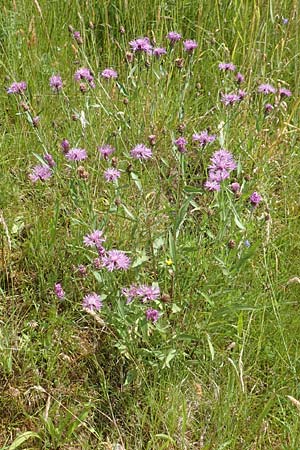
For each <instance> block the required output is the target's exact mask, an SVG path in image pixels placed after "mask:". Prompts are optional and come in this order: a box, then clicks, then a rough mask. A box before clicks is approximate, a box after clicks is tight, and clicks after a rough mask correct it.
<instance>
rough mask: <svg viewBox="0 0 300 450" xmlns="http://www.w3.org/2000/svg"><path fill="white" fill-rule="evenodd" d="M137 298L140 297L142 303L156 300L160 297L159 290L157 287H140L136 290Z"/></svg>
mask: <svg viewBox="0 0 300 450" xmlns="http://www.w3.org/2000/svg"><path fill="white" fill-rule="evenodd" d="M136 295H137V297H140V299H141V302H142V303H146V302H150V301H153V300H157V299H158V298H159V297H160V289H159V287H158V286H147V285H146V284H142V285H140V286H139V287H138V288H137V290H136Z"/></svg>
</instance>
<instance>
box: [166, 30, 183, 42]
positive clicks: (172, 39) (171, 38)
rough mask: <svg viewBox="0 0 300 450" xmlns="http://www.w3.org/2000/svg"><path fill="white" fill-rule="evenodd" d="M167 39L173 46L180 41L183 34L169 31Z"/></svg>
mask: <svg viewBox="0 0 300 450" xmlns="http://www.w3.org/2000/svg"><path fill="white" fill-rule="evenodd" d="M166 38H167V39H169V41H170V42H171V44H175V42H177V41H180V39H181V34H179V33H177V31H169V33H168V34H167V36H166Z"/></svg>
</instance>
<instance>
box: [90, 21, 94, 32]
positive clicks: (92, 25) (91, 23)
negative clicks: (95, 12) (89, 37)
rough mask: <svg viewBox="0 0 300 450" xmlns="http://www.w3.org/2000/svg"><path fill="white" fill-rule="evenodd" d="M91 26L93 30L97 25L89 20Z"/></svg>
mask: <svg viewBox="0 0 300 450" xmlns="http://www.w3.org/2000/svg"><path fill="white" fill-rule="evenodd" d="M89 27H90V29H91V30H93V29H94V28H95V25H94V24H93V22H92V21H91V20H90V22H89Z"/></svg>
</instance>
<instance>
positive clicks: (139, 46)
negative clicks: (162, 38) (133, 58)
mask: <svg viewBox="0 0 300 450" xmlns="http://www.w3.org/2000/svg"><path fill="white" fill-rule="evenodd" d="M129 45H130V47H131V49H132V51H134V52H146V53H149V54H151V53H152V45H151V44H150V39H149V38H148V37H143V38H138V39H135V40H133V41H130V42H129Z"/></svg>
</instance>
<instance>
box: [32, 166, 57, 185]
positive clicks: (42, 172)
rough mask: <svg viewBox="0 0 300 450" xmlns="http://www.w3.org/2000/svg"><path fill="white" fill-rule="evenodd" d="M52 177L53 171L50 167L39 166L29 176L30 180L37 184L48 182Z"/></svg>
mask: <svg viewBox="0 0 300 450" xmlns="http://www.w3.org/2000/svg"><path fill="white" fill-rule="evenodd" d="M51 175H52V170H51V169H50V167H49V166H48V165H46V164H45V165H44V164H43V165H38V166H35V167H34V168H33V169H32V171H31V173H30V174H29V179H30V180H31V181H32V182H33V183H36V182H37V181H46V180H48V179H49V178H50V177H51Z"/></svg>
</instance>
